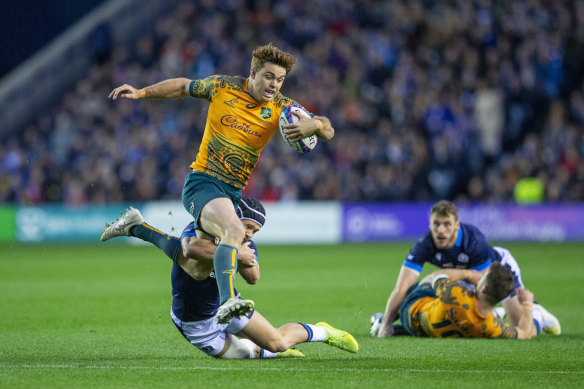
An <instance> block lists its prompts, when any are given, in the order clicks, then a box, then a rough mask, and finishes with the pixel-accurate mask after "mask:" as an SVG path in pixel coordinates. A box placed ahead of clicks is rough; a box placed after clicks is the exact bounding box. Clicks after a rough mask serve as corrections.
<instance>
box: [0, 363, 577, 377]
mask: <svg viewBox="0 0 584 389" xmlns="http://www.w3.org/2000/svg"><path fill="white" fill-rule="evenodd" d="M0 368H8V369H20V368H23V369H121V370H146V369H147V370H176V371H179V370H184V371H188V370H217V371H246V370H249V369H250V368H249V367H231V366H226V367H211V366H208V367H204V366H192V367H186V366H182V367H180V366H108V365H101V366H99V365H90V366H81V365H79V366H76V365H57V364H55V365H5V364H0ZM253 370H254V371H258V370H259V371H307V372H312V371H316V370H318V371H322V370H325V371H334V372H364V373H368V372H374V373H399V372H404V373H448V374H452V373H473V374H477V373H479V374H480V373H485V374H517V373H527V374H566V375H571V374H574V375H584V371H562V370H445V369H398V368H393V369H388V368H386V369H377V368H372V369H356V368H328V369H326V368H325V369H323V368H321V367H319V368H317V369H308V368H302V367H300V368H296V367H292V368H280V367H259V366H253Z"/></svg>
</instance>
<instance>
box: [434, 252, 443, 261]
mask: <svg viewBox="0 0 584 389" xmlns="http://www.w3.org/2000/svg"><path fill="white" fill-rule="evenodd" d="M434 258H436V260H437V261H438V262H442V253H436V255H435V256H434Z"/></svg>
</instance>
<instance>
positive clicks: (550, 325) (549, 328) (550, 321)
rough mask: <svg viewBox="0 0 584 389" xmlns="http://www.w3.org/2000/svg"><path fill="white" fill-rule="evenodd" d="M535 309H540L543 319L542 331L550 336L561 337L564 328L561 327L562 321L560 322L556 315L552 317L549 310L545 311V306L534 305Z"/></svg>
mask: <svg viewBox="0 0 584 389" xmlns="http://www.w3.org/2000/svg"><path fill="white" fill-rule="evenodd" d="M533 306H534V308H535V307H537V308H539V310H540V312H541V314H542V317H543V323H542V324H543V328H542V330H543V331H544V332H545V333H546V334H550V335H560V334H561V333H562V326H561V325H560V321H559V320H558V318H557V317H555V316H554V315H552V314H551V313H549V312H548V310H547V309H545V308H544V307H543V305H541V304H539V303H533Z"/></svg>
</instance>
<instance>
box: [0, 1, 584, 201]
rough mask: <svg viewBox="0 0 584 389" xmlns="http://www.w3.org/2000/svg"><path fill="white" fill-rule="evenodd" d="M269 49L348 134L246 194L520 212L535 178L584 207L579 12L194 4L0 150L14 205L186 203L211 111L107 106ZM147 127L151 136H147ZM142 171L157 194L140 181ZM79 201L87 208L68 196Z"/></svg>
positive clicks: (543, 5)
mask: <svg viewBox="0 0 584 389" xmlns="http://www.w3.org/2000/svg"><path fill="white" fill-rule="evenodd" d="M270 4H271V3H270ZM387 20H392V21H395V22H394V23H386V21H387ZM194 24H196V25H199V26H201V28H199V29H197V36H195V33H194V32H193V30H192V29H191V28H190V26H192V25H194ZM260 35H261V36H263V37H270V38H273V41H274V42H275V43H277V44H279V43H282V45H283V46H286V45H288V46H289V47H290V48H292V49H294V51H295V52H296V53H298V60H299V61H298V64H297V67H298V69H297V71H298V74H302V77H298V76H297V75H296V73H295V72H294V71H293V72H292V73H291V74H290V75H289V77H288V81H287V85H286V91H285V93H286V94H288V95H293V96H295V97H298V99H299V100H301V101H303V102H306V104H305V105H306V106H307V108H309V109H310V110H311V111H312V112H315V113H317V114H324V115H326V116H328V117H330V118H331V120H332V121H333V122H334V123H335V129H336V130H337V133H336V136H335V141H334V142H329V143H327V144H319V145H318V146H317V148H319V150H318V151H319V152H318V153H314V154H313V153H310V154H308V155H303V156H299V155H295V154H294V153H293V152H291V151H290V150H289V149H288V146H287V145H286V144H284V143H283V142H280V141H279V140H276V141H275V142H271V144H270V146H268V147H267V148H266V149H265V150H264V151H263V153H262V159H266V161H264V162H266V163H264V162H262V163H260V164H259V167H258V169H257V170H255V171H254V175H253V176H252V180H251V181H250V184H249V185H248V187H247V188H246V193H249V194H253V196H255V197H258V198H260V199H262V200H267V199H273V200H283V199H287V200H304V199H309V198H313V197H314V198H319V199H321V198H322V199H335V200H343V201H429V200H436V199H438V198H442V197H443V196H447V197H450V198H453V199H456V200H461V201H464V200H472V201H490V202H492V201H498V202H512V201H514V194H513V191H514V188H515V185H516V184H517V182H518V181H519V180H520V179H521V178H524V177H528V176H529V175H530V174H531V173H532V170H534V169H535V170H536V171H538V177H539V179H540V180H541V181H542V184H543V186H544V198H543V200H544V201H582V200H583V199H584V196H583V192H584V186H583V185H584V184H583V180H584V178H583V177H584V135H583V134H584V128H583V127H584V103H583V101H584V98H583V97H582V96H583V94H584V92H583V91H584V74H582V72H581V71H580V70H581V69H582V68H583V67H584V56H582V53H583V52H584V5H583V3H582V2H580V1H578V2H553V4H552V3H550V2H546V1H543V0H535V1H531V2H527V3H526V2H524V1H522V0H510V1H508V2H495V1H494V0H487V1H476V0H471V1H468V2H449V1H434V2H430V3H425V2H419V1H413V2H412V1H406V0H399V1H394V2H377V1H372V0H366V1H360V2H357V1H340V0H331V1H317V0H307V1H304V2H278V3H277V4H275V5H274V6H273V7H272V8H270V5H265V4H264V3H260V2H251V3H249V2H226V3H225V4H221V5H220V6H216V5H215V4H213V3H212V2H209V1H203V2H189V3H184V4H182V5H181V6H179V7H178V8H177V9H176V10H174V12H173V13H172V14H170V15H163V16H161V17H160V18H159V20H158V21H157V22H156V24H155V28H154V29H153V30H152V31H149V32H148V33H146V34H143V35H141V36H140V37H139V38H138V39H137V40H136V42H134V44H132V45H131V49H129V48H122V47H116V48H113V49H112V50H111V52H110V53H109V55H108V56H102V57H103V58H102V59H100V61H99V62H96V64H95V65H94V66H93V67H92V68H90V69H89V70H88V74H87V77H86V78H85V79H84V80H80V82H79V84H78V87H77V88H76V89H75V90H72V91H70V93H69V94H67V96H66V97H64V98H63V100H62V101H61V102H60V103H58V104H57V105H56V106H55V107H54V108H53V109H52V110H51V112H49V113H47V114H45V115H42V116H40V117H38V118H32V120H31V123H30V126H28V127H27V128H26V129H23V131H18V132H17V133H15V134H13V135H11V136H10V138H9V139H2V142H0V143H1V146H0V199H1V201H4V202H14V203H23V204H28V203H39V202H64V203H69V202H74V203H82V202H87V203H103V202H108V201H112V202H115V201H122V200H128V199H143V200H150V199H155V198H162V199H175V198H176V194H177V189H176V188H177V176H178V173H176V170H175V169H173V168H172V167H171V166H174V167H175V168H176V167H177V166H184V164H185V161H189V160H191V159H192V155H191V154H190V150H192V149H193V148H195V149H196V148H198V142H200V139H201V137H202V128H200V126H198V124H197V123H198V121H197V117H199V116H201V115H203V114H204V110H205V106H204V104H198V105H196V106H195V108H192V107H188V108H187V107H186V105H185V104H184V103H178V104H177V103H176V102H173V103H172V104H151V103H147V102H137V103H135V104H133V105H128V106H123V107H122V106H120V105H117V106H116V105H112V104H109V103H108V102H107V101H104V100H103V99H101V100H100V99H99V98H97V96H103V95H104V94H107V92H108V91H106V90H105V89H104V86H105V85H112V84H114V85H116V84H120V83H122V82H126V81H130V83H132V82H133V81H135V80H140V82H142V81H144V80H147V82H148V83H155V82H157V81H160V80H162V79H164V78H166V77H168V76H171V75H173V74H177V73H180V74H192V75H193V77H197V76H198V75H201V74H204V75H207V74H211V73H232V74H235V73H241V72H244V71H246V64H245V63H242V62H241V60H238V58H245V53H247V52H248V51H249V49H250V48H252V47H254V46H256V45H257V42H258V36H260ZM225 53H230V55H229V59H230V60H229V61H228V60H227V59H226V58H225ZM238 53H239V54H241V55H238ZM234 58H235V60H234ZM484 80H487V81H488V82H487V84H484ZM485 118H486V119H485ZM135 126H141V127H146V128H148V129H152V131H148V133H149V135H147V136H145V135H142V136H138V135H137V134H136V132H135V131H133V128H134V127H135ZM185 128H196V129H197V130H196V131H195V132H193V133H192V134H189V135H183V134H184V131H182V130H183V129H185ZM154 130H156V131H154ZM154 133H156V134H157V135H156V136H155V137H154V136H153V135H152V134H154ZM486 139H488V140H487V141H485V140H486ZM61 140H62V141H63V142H64V143H62V144H61V143H58V141H59V142H60V141H61ZM128 144H131V147H129V148H127V149H125V148H122V147H120V145H128ZM53 145H55V149H54V150H53V148H52V147H53ZM155 145H156V146H155ZM84 147H85V150H83V148H84ZM155 147H156V148H157V150H155ZM53 151H54V152H53ZM276 155H285V156H286V157H285V158H275V156H276ZM323 155H324V156H325V158H322V156H323ZM307 165H309V166H311V168H310V169H306V166H307ZM315 165H318V169H316V170H315V169H313V168H312V166H315ZM263 166H265V168H264V167H263ZM526 166H529V168H528V169H526ZM145 168H148V169H151V173H152V175H151V177H150V179H151V183H150V187H151V188H143V187H140V185H139V183H138V182H137V181H136V177H137V174H136V172H137V171H141V170H142V169H145ZM65 171H69V172H70V173H71V175H72V176H73V177H76V180H73V181H72V180H70V179H67V178H66V177H67V176H66V175H65V174H64V172H65ZM112 172H113V173H114V174H112ZM333 172H334V173H333ZM186 173H187V172H186V171H182V172H181V174H182V175H184V174H186ZM114 176H119V178H113V177H114ZM325 182H326V185H325V188H320V187H319V185H320V184H321V183H325ZM317 184H319V185H317ZM69 185H73V186H75V190H74V192H75V193H80V192H83V195H76V196H72V197H71V196H69V195H67V193H71V192H72V190H70V189H68V188H66V187H67V186H69ZM21 188H27V190H25V191H22V190H21Z"/></svg>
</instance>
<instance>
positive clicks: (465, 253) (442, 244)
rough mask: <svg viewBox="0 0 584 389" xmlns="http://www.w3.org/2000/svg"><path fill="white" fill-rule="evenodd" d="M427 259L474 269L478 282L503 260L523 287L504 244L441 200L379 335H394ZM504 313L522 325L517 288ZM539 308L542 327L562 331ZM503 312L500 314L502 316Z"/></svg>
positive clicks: (394, 294) (404, 271)
mask: <svg viewBox="0 0 584 389" xmlns="http://www.w3.org/2000/svg"><path fill="white" fill-rule="evenodd" d="M426 262H429V263H431V264H433V265H435V266H438V267H440V268H443V269H448V268H454V269H472V270H476V271H477V272H473V273H471V274H473V275H474V276H473V278H472V279H470V280H469V281H470V282H471V283H473V284H476V283H477V282H478V280H479V279H480V278H481V277H482V275H483V274H484V272H485V271H486V270H487V269H488V268H489V266H491V264H493V263H496V262H497V263H501V264H502V265H503V266H505V267H507V268H508V269H509V270H510V271H511V273H512V274H513V278H514V283H515V289H518V288H523V286H524V285H523V281H522V280H521V270H520V269H519V265H518V264H517V261H516V260H515V258H513V256H512V255H511V253H510V252H509V251H508V250H506V249H504V248H502V247H491V246H489V244H488V243H487V240H486V238H485V236H484V235H483V234H482V232H481V231H480V230H479V229H478V228H476V227H474V226H472V225H470V224H465V223H461V222H460V221H459V220H458V210H457V208H456V205H455V204H453V203H451V202H449V201H444V200H442V201H439V202H437V203H436V204H434V205H433V206H432V209H431V211H430V229H429V231H428V232H427V233H426V235H424V236H423V237H422V238H421V239H419V240H418V241H417V242H416V243H415V244H414V246H413V247H412V248H411V249H410V252H409V254H408V256H407V257H406V259H405V261H404V262H403V264H402V267H401V270H400V272H399V276H398V278H397V282H396V284H395V287H394V289H393V290H392V292H391V294H390V296H389V299H388V300H387V304H386V307H385V312H384V314H383V319H382V321H381V328H380V329H379V332H378V334H377V336H378V337H380V338H383V337H385V336H391V335H393V332H394V328H393V325H392V323H393V322H394V320H395V319H396V315H397V311H398V309H399V307H400V305H401V304H402V302H403V300H404V298H405V296H406V293H407V291H408V290H409V289H410V288H411V287H412V286H413V285H414V284H415V282H416V280H417V279H418V276H419V275H420V273H421V272H422V268H423V266H424V264H425V263H426ZM502 305H503V307H504V312H506V313H507V315H508V317H509V319H510V321H511V323H512V324H513V325H515V326H517V325H518V324H519V318H520V317H521V315H522V313H523V310H522V308H521V304H519V301H518V299H517V296H516V295H515V291H513V292H512V293H511V295H510V296H508V297H507V298H505V299H504V300H503V301H502ZM535 305H536V306H537V307H538V310H541V311H542V312H543V313H544V321H543V322H542V325H543V328H541V329H543V330H544V331H545V332H547V333H549V334H554V335H559V334H560V333H561V327H560V322H559V321H558V319H557V318H556V317H555V316H554V315H552V314H551V313H549V312H548V311H547V310H545V308H543V307H542V306H541V305H539V304H537V303H535ZM503 316H504V313H503V314H501V315H500V317H503Z"/></svg>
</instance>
